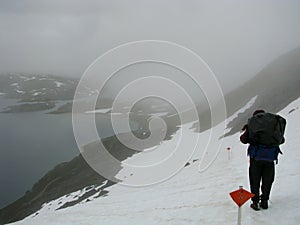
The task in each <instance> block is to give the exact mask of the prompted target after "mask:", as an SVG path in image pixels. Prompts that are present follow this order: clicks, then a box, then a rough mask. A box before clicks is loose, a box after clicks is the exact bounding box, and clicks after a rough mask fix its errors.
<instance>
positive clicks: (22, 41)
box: [0, 0, 300, 91]
mask: <svg viewBox="0 0 300 225" xmlns="http://www.w3.org/2000/svg"><path fill="white" fill-rule="evenodd" d="M299 12H300V1H298V0H294V1H293V0H281V1H278V0H277V1H276V0H270V1H266V0H264V1H263V0H251V1H250V0H249V1H246V0H244V1H243V0H235V1H233V0H230V1H222V0H219V1H212V0H207V1H202V0H151V1H150V0H148V1H145V0H127V1H122V0H119V1H117V0H115V1H112V0H106V1H105V0H19V1H18V0H1V1H0V73H6V72H25V73H32V72H34V73H53V74H59V75H64V76H72V77H80V76H81V75H82V73H83V72H84V70H85V69H86V67H87V66H88V65H89V64H90V63H91V62H92V61H93V60H94V59H95V58H97V57H98V56H100V55H101V54H103V53H104V52H106V51H108V50H109V49H111V48H113V47H116V46H118V45H120V44H124V43H127V42H132V41H138V40H143V39H147V40H149V39H158V40H165V41H171V42H175V43H177V44H180V45H183V46H186V47H188V48H190V49H191V50H193V51H194V52H196V53H197V54H199V55H200V56H201V57H202V58H203V59H204V60H205V61H206V62H207V63H208V65H209V66H210V67H211V69H212V70H213V71H214V72H215V74H216V75H217V77H218V79H219V81H220V83H221V85H222V87H223V88H224V90H225V91H228V90H230V89H232V88H234V87H236V86H238V85H239V84H241V83H242V82H244V81H245V80H247V79H250V78H251V76H254V75H255V74H256V73H257V72H259V71H260V70H261V69H262V68H263V67H264V66H266V64H268V63H269V62H271V61H272V60H274V59H275V58H276V57H278V56H279V55H281V54H283V53H285V52H288V51H290V50H292V49H294V48H296V47H299V46H300V25H299V22H300V13H299Z"/></svg>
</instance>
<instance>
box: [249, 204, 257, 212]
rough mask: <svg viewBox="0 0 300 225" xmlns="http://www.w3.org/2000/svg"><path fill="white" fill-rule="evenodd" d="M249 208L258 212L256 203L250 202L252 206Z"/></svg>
mask: <svg viewBox="0 0 300 225" xmlns="http://www.w3.org/2000/svg"><path fill="white" fill-rule="evenodd" d="M250 207H251V208H252V209H254V210H255V211H258V210H259V206H258V203H257V202H252V204H251V205H250Z"/></svg>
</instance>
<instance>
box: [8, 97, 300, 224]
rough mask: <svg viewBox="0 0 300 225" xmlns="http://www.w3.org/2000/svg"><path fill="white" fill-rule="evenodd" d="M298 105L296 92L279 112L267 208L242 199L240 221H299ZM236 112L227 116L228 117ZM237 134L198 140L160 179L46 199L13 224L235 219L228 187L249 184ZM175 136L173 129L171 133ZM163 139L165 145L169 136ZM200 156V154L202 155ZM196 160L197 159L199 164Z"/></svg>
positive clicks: (218, 130)
mask: <svg viewBox="0 0 300 225" xmlns="http://www.w3.org/2000/svg"><path fill="white" fill-rule="evenodd" d="M253 101H254V100H253V99H252V100H251V101H250V102H249V103H248V104H247V105H246V106H245V107H244V108H243V109H241V110H240V111H244V110H245V109H246V108H248V107H249V105H251V104H252V103H253ZM299 107H300V98H299V99H298V100H296V101H294V102H292V103H291V104H290V105H288V106H287V107H286V108H285V109H284V110H282V111H281V112H279V113H278V114H280V115H282V116H283V117H285V118H286V119H287V129H286V134H285V138H286V143H285V144H283V145H282V147H281V150H282V152H283V155H279V163H278V165H276V178H275V183H274V185H273V189H272V192H271V196H270V203H269V209H268V210H260V211H254V210H252V209H251V208H250V207H249V204H250V201H249V202H247V203H245V205H244V206H243V207H242V224H243V225H250V224H268V225H269V224H275V225H281V224H292V225H294V224H299V221H300V206H299V205H300V204H299V203H300V194H299V192H298V191H299V186H300V174H299V171H300V126H299V118H300V110H299ZM237 113H238V112H237ZM237 113H236V114H235V115H233V116H232V117H231V118H229V119H228V121H227V122H229V121H230V120H232V119H233V118H234V117H235V116H236V115H237ZM245 122H246V121H245ZM189 126H190V124H189V125H184V126H183V129H184V128H189ZM224 126H225V122H224V123H223V124H219V125H218V126H216V127H214V128H212V129H215V130H216V133H222V132H223V130H224ZM222 129H223V130H222ZM187 130H189V132H190V133H188V135H190V137H191V138H197V136H199V138H200V139H206V138H207V137H208V132H209V131H206V132H204V133H201V134H197V133H194V132H193V131H192V130H190V129H187ZM239 136H240V134H239V133H238V134H235V135H232V136H229V137H226V138H224V139H223V140H218V139H213V138H212V139H211V142H212V144H211V145H208V147H209V148H216V149H208V151H207V152H204V150H203V149H204V147H205V146H203V147H201V146H200V147H199V149H196V152H195V154H194V156H193V158H192V160H190V164H189V165H187V166H186V167H185V168H184V169H182V170H181V171H180V172H179V173H178V174H176V175H175V176H173V177H172V178H170V179H168V180H167V181H165V182H162V183H159V184H156V185H152V186H147V187H140V188H133V187H126V186H123V185H120V184H118V185H115V186H112V187H110V188H108V189H107V190H108V191H109V194H108V195H107V196H106V197H100V198H93V197H91V198H90V200H91V201H88V202H83V203H80V204H77V205H75V206H73V207H69V208H66V209H61V210H55V209H57V208H58V207H57V206H58V202H59V201H58V200H55V201H53V202H52V203H47V204H45V205H44V206H43V208H42V209H41V210H40V211H39V212H38V213H36V214H34V215H31V216H29V217H27V218H25V219H24V220H22V221H19V222H16V223H14V224H16V225H17V224H18V225H21V224H24V225H25V224H28V225H29V224H30V225H34V224H37V225H40V224H45V225H48V224H49V225H59V224H63V225H68V224H70V225H87V224H103V225H140V224H143V225H168V224H169V225H199V224H205V225H206V224H207V225H220V224H222V225H223V224H236V223H237V212H238V209H237V206H236V205H235V203H234V202H233V201H232V199H231V198H230V196H229V193H230V192H232V191H234V190H236V189H238V187H239V185H243V186H244V189H246V190H249V182H248V165H249V164H248V157H247V156H246V149H247V145H243V144H241V143H240V142H239ZM176 137H177V136H176V135H174V138H173V139H176ZM172 141H173V140H170V141H169V143H170V144H172ZM164 144H166V145H168V142H166V143H164ZM189 147H191V146H188V145H187V146H186V148H189ZM218 147H220V148H218ZM228 148H230V151H229V150H228ZM216 153H218V154H217V157H215V155H216ZM202 156H204V157H203V158H202V160H201V157H202ZM135 157H137V158H135ZM214 159H215V160H214ZM134 160H138V156H133V157H132V158H130V159H128V162H130V161H134ZM200 162H202V163H201V164H200V165H199V163H200ZM124 174H126V171H120V173H119V174H118V176H122V175H124ZM83 191H84V190H83ZM79 192H80V191H79ZM80 193H81V192H80ZM80 193H79V194H80ZM81 194H82V193H81ZM70 196H71V197H72V195H70ZM70 196H69V197H70ZM65 199H68V197H66V196H65V197H62V198H61V199H60V201H65ZM55 202H56V203H55ZM54 203H55V204H56V207H50V204H51V205H53V204H54Z"/></svg>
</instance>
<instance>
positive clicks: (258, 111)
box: [253, 109, 265, 116]
mask: <svg viewBox="0 0 300 225" xmlns="http://www.w3.org/2000/svg"><path fill="white" fill-rule="evenodd" d="M258 113H265V110H263V109H258V110H255V111H254V113H253V116H255V115H256V114H258Z"/></svg>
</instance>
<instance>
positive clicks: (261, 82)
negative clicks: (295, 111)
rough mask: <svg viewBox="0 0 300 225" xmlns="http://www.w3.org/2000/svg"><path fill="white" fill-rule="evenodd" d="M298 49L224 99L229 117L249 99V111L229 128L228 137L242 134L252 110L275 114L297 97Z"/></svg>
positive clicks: (299, 79) (299, 81)
mask: <svg viewBox="0 0 300 225" xmlns="http://www.w3.org/2000/svg"><path fill="white" fill-rule="evenodd" d="M299 62H300V48H297V49H294V50H293V51H291V52H288V53H286V54H284V55H282V56H280V57H279V58H277V59H276V60H274V61H273V62H272V63H270V64H269V65H267V66H266V67H265V68H264V69H263V70H262V71H261V72H260V73H258V74H257V75H256V76H255V77H254V78H252V79H251V80H249V81H248V82H246V83H245V84H244V85H243V86H241V87H240V88H238V89H236V90H234V91H232V92H231V93H229V94H228V95H226V96H225V101H226V107H227V112H228V114H229V115H232V114H233V113H234V112H236V111H237V110H238V109H239V108H240V107H242V106H243V105H244V104H246V102H248V101H249V100H250V99H251V98H253V97H255V96H257V98H256V101H255V103H254V104H253V105H252V107H251V108H249V109H248V110H246V111H245V112H243V113H240V114H239V116H238V117H237V118H236V119H234V120H233V121H231V122H230V123H229V124H228V128H230V131H229V132H228V133H227V135H230V134H234V133H236V132H238V131H239V130H241V128H242V127H243V125H244V121H246V120H247V118H248V117H249V115H251V114H252V112H254V111H255V109H265V110H266V111H269V112H278V111H280V110H282V109H283V108H284V107H286V106H287V105H288V104H289V103H290V102H291V101H293V100H295V99H297V98H298V97H299V96H300V64H299Z"/></svg>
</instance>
